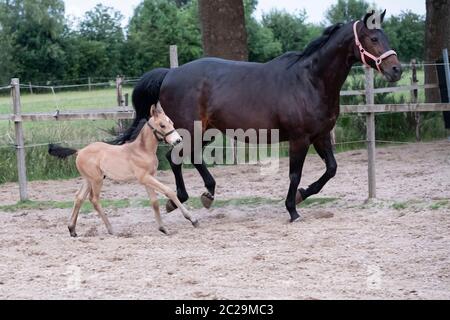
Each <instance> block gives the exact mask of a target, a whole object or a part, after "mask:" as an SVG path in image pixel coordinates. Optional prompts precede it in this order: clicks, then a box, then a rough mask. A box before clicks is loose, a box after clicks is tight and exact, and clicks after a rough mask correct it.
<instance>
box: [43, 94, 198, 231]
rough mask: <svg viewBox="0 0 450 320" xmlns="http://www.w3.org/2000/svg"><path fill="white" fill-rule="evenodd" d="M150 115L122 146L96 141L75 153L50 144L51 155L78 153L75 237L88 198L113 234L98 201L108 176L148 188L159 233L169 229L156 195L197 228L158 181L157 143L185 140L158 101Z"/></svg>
mask: <svg viewBox="0 0 450 320" xmlns="http://www.w3.org/2000/svg"><path fill="white" fill-rule="evenodd" d="M150 112H151V113H150V115H151V118H150V120H149V121H148V122H146V124H145V125H144V127H143V128H142V129H141V131H140V133H139V135H138V137H137V138H136V140H134V141H133V142H131V143H128V144H125V145H122V146H115V145H109V144H106V143H103V142H96V143H93V144H90V145H89V146H87V147H85V148H84V149H81V150H74V149H68V148H62V147H59V146H55V145H50V147H49V153H50V154H51V155H52V156H55V157H58V158H61V159H65V158H67V157H69V156H71V155H74V154H76V155H77V160H76V165H77V168H78V171H79V172H80V174H81V176H82V177H83V178H84V182H83V186H82V187H81V189H80V190H79V191H78V192H77V194H76V199H75V204H74V207H73V211H72V217H71V219H70V223H69V231H70V235H71V236H72V237H76V236H77V234H76V232H75V227H76V223H77V218H78V213H79V211H80V208H81V205H82V204H83V202H84V201H85V199H86V198H87V196H88V195H89V200H90V201H91V203H92V205H93V206H94V208H95V210H96V211H97V213H98V214H99V216H100V217H101V218H102V220H103V222H104V223H105V225H106V228H107V230H108V233H109V234H113V229H112V226H111V224H110V222H109V220H108V218H107V217H106V215H105V213H104V212H103V209H102V206H101V204H100V201H99V200H100V191H101V189H102V186H103V180H104V179H105V178H106V177H108V178H110V179H112V180H116V181H133V180H137V181H138V182H139V183H140V184H142V185H144V186H145V188H146V189H147V192H148V195H149V197H150V200H151V203H152V206H153V210H154V211H155V217H156V221H157V223H158V227H159V231H161V232H163V233H165V234H168V231H167V228H166V227H165V226H164V224H163V222H162V219H161V214H160V211H159V202H158V197H157V194H156V192H160V193H162V194H164V195H166V196H167V197H168V198H169V199H170V200H172V201H173V202H174V203H175V204H176V205H177V206H178V208H180V210H181V212H182V213H183V215H184V217H185V218H186V219H187V220H189V221H190V222H191V223H192V225H193V226H194V227H197V226H198V221H197V219H194V218H193V217H192V216H191V214H190V213H189V212H188V210H187V209H186V208H185V207H184V206H183V204H181V202H180V201H179V200H178V198H177V195H176V193H175V192H174V191H172V190H171V189H170V188H169V187H167V186H165V185H164V184H162V183H161V182H159V181H158V180H157V179H156V178H155V174H156V171H157V169H158V158H157V156H156V151H157V148H158V142H163V141H165V142H166V143H168V144H170V145H172V146H175V145H177V144H179V143H181V141H182V139H181V137H180V135H179V134H178V132H177V131H176V130H175V129H174V127H173V122H172V120H170V119H169V117H167V116H166V114H165V113H164V111H163V109H162V107H161V104H160V103H159V102H158V105H157V106H156V107H155V106H152V107H151V111H150Z"/></svg>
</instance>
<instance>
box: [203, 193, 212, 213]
mask: <svg viewBox="0 0 450 320" xmlns="http://www.w3.org/2000/svg"><path fill="white" fill-rule="evenodd" d="M200 200H201V201H202V204H203V207H205V208H206V209H210V208H211V207H212V204H213V202H214V196H213V195H212V194H211V193H209V192H205V193H204V194H202V196H201V198H200Z"/></svg>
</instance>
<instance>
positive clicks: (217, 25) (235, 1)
mask: <svg viewBox="0 0 450 320" xmlns="http://www.w3.org/2000/svg"><path fill="white" fill-rule="evenodd" d="M198 4H199V12H200V21H201V29H202V39H203V50H204V53H205V55H206V56H213V57H221V58H225V59H231V60H247V59H248V49H247V31H246V27H245V14H244V4H243V0H215V1H209V0H199V2H198Z"/></svg>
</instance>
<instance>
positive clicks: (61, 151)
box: [48, 144, 78, 159]
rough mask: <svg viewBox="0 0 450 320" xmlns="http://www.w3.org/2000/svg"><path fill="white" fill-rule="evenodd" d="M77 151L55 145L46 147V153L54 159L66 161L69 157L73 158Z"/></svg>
mask: <svg viewBox="0 0 450 320" xmlns="http://www.w3.org/2000/svg"><path fill="white" fill-rule="evenodd" d="M77 152H78V150H75V149H70V148H63V147H61V146H58V145H56V144H49V145H48V153H49V154H50V155H51V156H53V157H56V158H59V159H66V158H68V157H70V156H73V155H74V154H76V153H77Z"/></svg>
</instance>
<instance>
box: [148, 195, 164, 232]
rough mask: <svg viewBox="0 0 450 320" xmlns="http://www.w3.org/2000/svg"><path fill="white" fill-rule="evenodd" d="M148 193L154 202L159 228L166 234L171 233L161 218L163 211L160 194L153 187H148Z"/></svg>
mask: <svg viewBox="0 0 450 320" xmlns="http://www.w3.org/2000/svg"><path fill="white" fill-rule="evenodd" d="M146 189H147V193H148V195H149V197H150V202H151V203H152V207H153V211H154V212H155V219H156V222H157V223H158V230H159V231H161V232H162V233H164V234H169V232H168V231H167V228H166V227H165V226H164V224H163V222H162V219H161V212H160V211H159V201H158V195H157V194H156V192H155V190H153V189H152V188H149V187H147V188H146Z"/></svg>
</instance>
